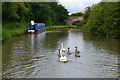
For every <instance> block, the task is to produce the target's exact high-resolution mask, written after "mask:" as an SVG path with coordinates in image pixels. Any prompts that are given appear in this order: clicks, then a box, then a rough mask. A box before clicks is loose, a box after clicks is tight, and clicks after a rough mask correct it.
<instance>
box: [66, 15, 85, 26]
mask: <svg viewBox="0 0 120 80" xmlns="http://www.w3.org/2000/svg"><path fill="white" fill-rule="evenodd" d="M83 20H84V18H83V17H70V18H69V19H68V20H67V21H66V25H72V24H73V23H74V22H76V21H83Z"/></svg>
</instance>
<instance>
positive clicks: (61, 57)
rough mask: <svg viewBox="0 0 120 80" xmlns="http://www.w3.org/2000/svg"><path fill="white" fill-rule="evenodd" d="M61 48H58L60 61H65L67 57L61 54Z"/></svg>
mask: <svg viewBox="0 0 120 80" xmlns="http://www.w3.org/2000/svg"><path fill="white" fill-rule="evenodd" d="M61 52H62V50H60V62H67V61H68V60H67V57H66V56H65V55H63V54H62V53H61Z"/></svg>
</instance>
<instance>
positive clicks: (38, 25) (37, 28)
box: [26, 23, 46, 33]
mask: <svg viewBox="0 0 120 80" xmlns="http://www.w3.org/2000/svg"><path fill="white" fill-rule="evenodd" d="M45 30H46V26H45V24H44V23H35V24H34V25H32V24H29V25H28V27H27V30H26V32H28V33H35V32H38V31H45Z"/></svg>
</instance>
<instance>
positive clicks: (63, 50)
mask: <svg viewBox="0 0 120 80" xmlns="http://www.w3.org/2000/svg"><path fill="white" fill-rule="evenodd" d="M63 45H64V43H61V47H62V49H61V51H62V52H65V51H66V50H65V49H64V48H63Z"/></svg>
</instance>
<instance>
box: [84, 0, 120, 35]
mask: <svg viewBox="0 0 120 80" xmlns="http://www.w3.org/2000/svg"><path fill="white" fill-rule="evenodd" d="M119 13H120V2H112V3H111V2H101V3H99V4H96V5H93V6H91V7H88V8H87V14H86V15H85V19H86V24H85V26H84V27H83V29H84V31H86V32H89V33H91V34H94V35H103V36H114V37H120V26H119V22H120V14H119Z"/></svg>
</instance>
